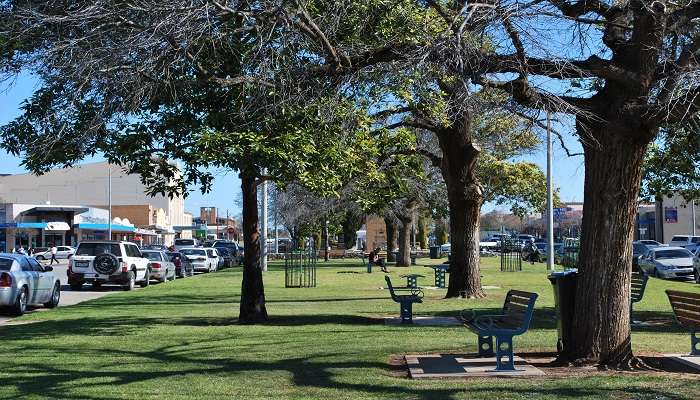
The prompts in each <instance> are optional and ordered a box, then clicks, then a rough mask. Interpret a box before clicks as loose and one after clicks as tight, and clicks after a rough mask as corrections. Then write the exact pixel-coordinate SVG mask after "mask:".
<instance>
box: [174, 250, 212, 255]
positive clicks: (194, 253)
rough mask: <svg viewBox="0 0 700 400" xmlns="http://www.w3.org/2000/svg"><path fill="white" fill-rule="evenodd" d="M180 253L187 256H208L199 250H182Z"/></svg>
mask: <svg viewBox="0 0 700 400" xmlns="http://www.w3.org/2000/svg"><path fill="white" fill-rule="evenodd" d="M180 253H182V254H184V255H186V256H206V255H207V253H206V252H205V251H204V250H199V249H182V250H180Z"/></svg>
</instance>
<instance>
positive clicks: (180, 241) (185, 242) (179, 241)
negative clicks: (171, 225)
mask: <svg viewBox="0 0 700 400" xmlns="http://www.w3.org/2000/svg"><path fill="white" fill-rule="evenodd" d="M175 244H176V245H178V246H194V240H192V239H177V240H175Z"/></svg>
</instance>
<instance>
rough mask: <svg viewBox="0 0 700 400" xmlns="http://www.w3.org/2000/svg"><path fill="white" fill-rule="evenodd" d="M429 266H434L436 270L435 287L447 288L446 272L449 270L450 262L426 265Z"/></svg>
mask: <svg viewBox="0 0 700 400" xmlns="http://www.w3.org/2000/svg"><path fill="white" fill-rule="evenodd" d="M426 267H427V268H432V269H433V271H435V287H439V288H443V289H444V288H445V287H446V286H445V283H446V279H445V273H447V271H449V269H450V266H449V265H448V264H441V265H426Z"/></svg>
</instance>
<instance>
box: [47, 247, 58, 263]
mask: <svg viewBox="0 0 700 400" xmlns="http://www.w3.org/2000/svg"><path fill="white" fill-rule="evenodd" d="M56 253H58V248H56V246H55V245H54V244H53V243H52V244H51V262H49V265H53V262H54V261H56V264H59V262H58V260H57V259H56Z"/></svg>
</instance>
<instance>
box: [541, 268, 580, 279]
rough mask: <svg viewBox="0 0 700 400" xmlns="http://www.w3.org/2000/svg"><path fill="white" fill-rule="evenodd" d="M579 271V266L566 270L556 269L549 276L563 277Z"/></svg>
mask: <svg viewBox="0 0 700 400" xmlns="http://www.w3.org/2000/svg"><path fill="white" fill-rule="evenodd" d="M577 273H578V268H570V269H567V270H564V271H554V272H552V273H551V274H549V276H548V278H562V277H565V276H568V275H574V274H577Z"/></svg>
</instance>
